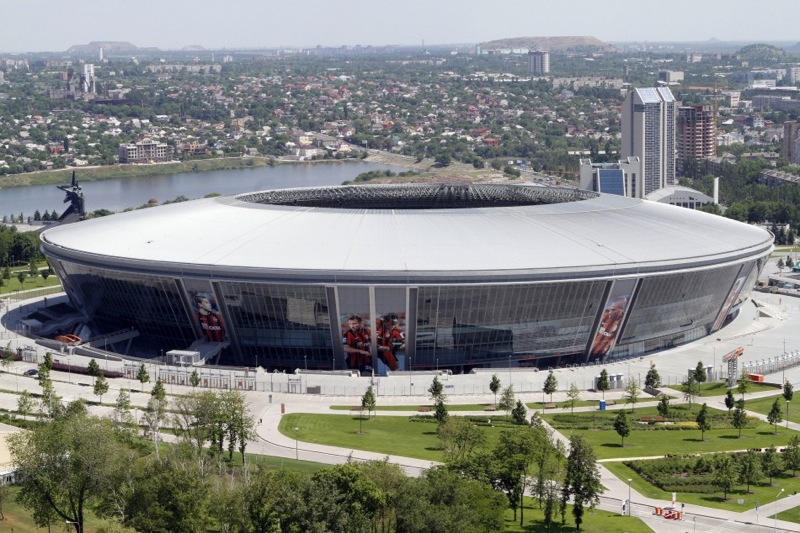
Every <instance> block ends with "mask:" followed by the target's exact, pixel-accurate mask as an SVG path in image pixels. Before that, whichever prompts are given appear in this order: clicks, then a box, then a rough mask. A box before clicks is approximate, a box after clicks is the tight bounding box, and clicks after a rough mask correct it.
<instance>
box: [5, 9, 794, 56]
mask: <svg viewBox="0 0 800 533" xmlns="http://www.w3.org/2000/svg"><path fill="white" fill-rule="evenodd" d="M798 12H800V2H798V0H762V1H760V2H753V1H752V0H669V1H667V0H659V1H654V0H403V1H389V0H339V1H335V0H294V1H291V2H289V1H286V0H213V1H212V0H192V1H187V0H158V1H154V0H134V1H130V0H126V1H120V0H81V1H79V2H64V1H58V2H57V1H55V0H0V53H22V52H59V51H64V50H66V49H68V48H69V47H70V46H72V45H74V44H86V43H89V42H90V41H128V42H131V43H133V44H134V45H136V46H140V47H150V46H154V47H158V48H161V49H163V50H179V49H181V48H183V47H184V46H188V45H201V46H203V47H205V48H209V49H223V48H228V49H242V48H271V47H313V46H317V45H321V46H343V45H356V44H360V45H409V44H411V45H419V44H422V42H423V41H424V42H425V44H429V45H433V44H466V43H470V44H472V43H480V42H485V41H490V40H493V39H502V38H509V37H535V36H563V35H579V36H593V37H597V38H598V39H601V40H603V41H607V42H625V41H706V40H709V39H712V38H715V39H718V40H722V41H750V42H760V41H766V40H769V41H792V42H798V41H800V25H798V24H797V19H798V17H797V14H798Z"/></svg>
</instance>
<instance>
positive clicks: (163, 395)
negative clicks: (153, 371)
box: [150, 378, 167, 402]
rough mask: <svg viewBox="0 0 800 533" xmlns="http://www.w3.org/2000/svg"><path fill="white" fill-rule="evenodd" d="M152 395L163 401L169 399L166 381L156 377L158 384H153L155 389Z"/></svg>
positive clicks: (151, 392)
mask: <svg viewBox="0 0 800 533" xmlns="http://www.w3.org/2000/svg"><path fill="white" fill-rule="evenodd" d="M150 397H152V398H155V399H156V400H158V401H160V402H163V401H164V400H166V399H167V390H166V389H165V388H164V382H163V381H161V378H158V379H156V384H155V385H153V390H151V391H150Z"/></svg>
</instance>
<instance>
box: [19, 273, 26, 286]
mask: <svg viewBox="0 0 800 533" xmlns="http://www.w3.org/2000/svg"><path fill="white" fill-rule="evenodd" d="M17 281H19V286H20V287H22V285H23V284H24V283H25V272H23V271H22V270H20V271H19V272H17Z"/></svg>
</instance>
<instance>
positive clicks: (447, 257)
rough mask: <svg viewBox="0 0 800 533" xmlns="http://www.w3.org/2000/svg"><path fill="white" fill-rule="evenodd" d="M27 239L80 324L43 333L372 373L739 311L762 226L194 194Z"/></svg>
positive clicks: (637, 208)
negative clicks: (37, 243)
mask: <svg viewBox="0 0 800 533" xmlns="http://www.w3.org/2000/svg"><path fill="white" fill-rule="evenodd" d="M41 242H42V251H43V253H44V254H45V256H46V257H47V259H48V260H49V261H50V263H51V264H52V266H53V268H54V270H55V271H56V272H57V274H58V275H59V277H60V278H61V280H62V281H63V285H64V288H65V291H66V293H67V296H68V299H69V304H68V307H70V308H71V309H72V310H73V311H74V313H72V316H74V317H75V319H74V320H73V321H72V322H70V323H69V324H66V323H64V322H63V321H62V322H60V323H58V324H57V327H56V326H53V325H51V326H48V325H47V324H45V325H44V328H43V330H42V334H43V335H50V336H53V335H56V334H61V335H64V334H76V335H79V336H81V337H82V338H86V337H87V336H88V337H93V338H97V337H98V336H100V337H102V336H104V335H105V336H107V338H108V339H109V343H108V349H109V350H114V351H116V352H118V353H121V354H125V355H132V356H138V357H153V356H156V355H159V354H163V353H164V352H169V351H173V350H185V351H190V352H195V353H197V354H200V359H202V360H204V361H207V362H213V363H219V364H231V365H239V366H256V365H261V366H264V367H266V368H269V369H273V368H277V369H295V368H307V369H309V370H311V369H319V370H331V369H333V370H343V369H352V370H360V371H375V372H377V373H385V372H391V371H402V370H423V369H434V368H438V369H451V370H453V371H454V372H463V371H468V370H470V369H472V368H476V367H501V366H502V367H506V366H557V365H562V364H574V363H584V362H593V361H598V360H602V361H605V360H613V359H616V358H623V357H629V356H632V355H639V354H646V353H650V352H654V351H658V350H663V349H666V348H670V347H673V346H677V345H680V344H684V343H687V342H691V341H693V340H696V339H699V338H702V337H704V336H707V335H710V334H712V333H714V332H715V331H717V330H718V329H719V328H720V327H722V326H723V325H724V324H725V323H726V321H727V320H730V319H731V318H732V317H733V316H735V315H736V313H737V311H738V309H739V307H740V306H741V305H742V303H743V302H744V301H746V299H747V297H748V295H749V294H750V291H751V289H752V287H753V285H754V284H755V282H756V280H757V278H758V275H759V273H760V272H761V270H762V268H763V267H764V265H765V262H766V260H767V258H768V257H769V254H770V252H771V251H772V248H773V247H772V236H771V234H769V233H768V232H767V231H764V230H762V229H759V228H757V227H754V226H748V225H745V224H742V223H739V222H735V221H732V220H729V219H725V218H723V217H718V216H713V215H708V214H705V213H701V212H697V211H693V210H690V209H683V208H677V207H672V206H668V205H664V204H659V203H655V202H650V201H644V200H638V199H631V198H624V197H620V196H613V195H602V194H596V193H593V192H589V191H583V190H576V189H566V188H543V187H531V186H522V185H520V186H513V185H489V184H484V185H476V184H468V185H465V184H457V185H454V184H446V185H445V184H427V185H367V186H341V187H324V188H305V189H283V190H273V191H264V192H257V193H249V194H242V195H238V196H232V197H217V198H208V199H203V200H196V201H191V202H183V203H176V204H171V205H166V206H162V207H157V208H151V209H143V210H138V211H132V212H127V213H122V214H117V215H114V216H110V217H103V218H96V219H91V220H86V221H83V222H80V223H76V224H66V225H61V226H57V227H54V228H51V229H48V230H47V231H45V232H43V233H42V235H41ZM48 328H49V329H48ZM121 331H122V332H127V334H125V335H124V337H121V336H119V335H120V334H119V332H121ZM123 338H124V339H125V340H124V342H123V341H122V340H121V339H123Z"/></svg>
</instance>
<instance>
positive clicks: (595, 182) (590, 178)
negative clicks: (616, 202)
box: [580, 157, 642, 197]
mask: <svg viewBox="0 0 800 533" xmlns="http://www.w3.org/2000/svg"><path fill="white" fill-rule="evenodd" d="M641 175H642V162H641V160H639V158H638V157H628V158H627V159H625V160H624V161H618V162H616V163H592V160H591V159H581V160H580V178H581V189H584V190H587V191H594V192H602V193H606V194H616V195H617V196H628V197H634V196H635V194H634V193H635V191H636V190H637V189H641V188H642V185H641V183H638V184H637V181H638V180H639V179H640V178H641Z"/></svg>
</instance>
